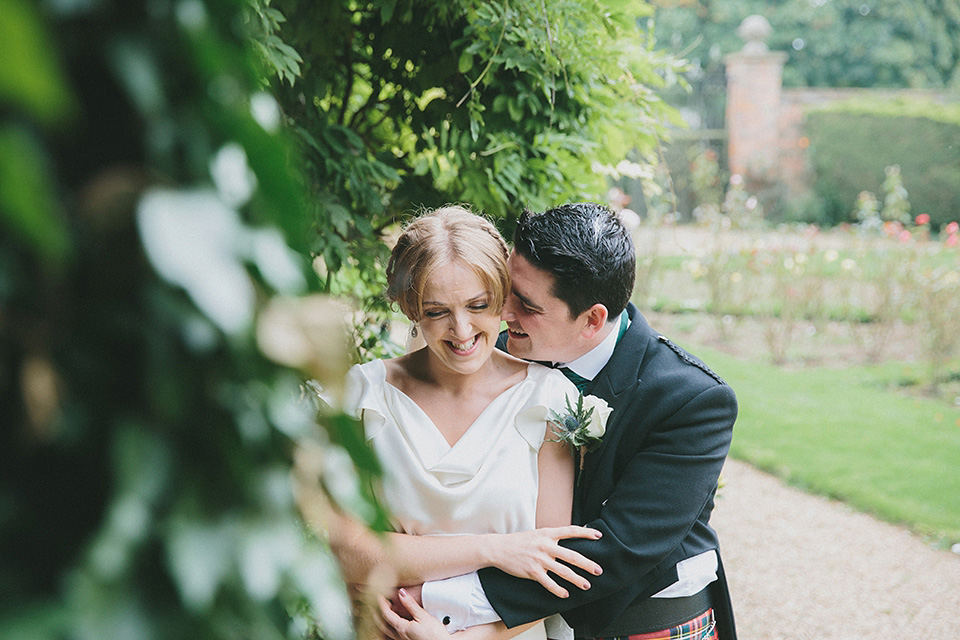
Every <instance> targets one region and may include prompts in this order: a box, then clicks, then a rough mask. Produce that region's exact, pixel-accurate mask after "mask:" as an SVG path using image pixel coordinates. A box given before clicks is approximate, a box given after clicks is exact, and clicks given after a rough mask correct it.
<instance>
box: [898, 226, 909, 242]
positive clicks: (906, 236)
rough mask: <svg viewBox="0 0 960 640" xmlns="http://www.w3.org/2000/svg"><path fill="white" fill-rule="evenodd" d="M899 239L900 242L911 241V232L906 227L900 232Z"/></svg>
mask: <svg viewBox="0 0 960 640" xmlns="http://www.w3.org/2000/svg"><path fill="white" fill-rule="evenodd" d="M898 239H899V240H900V242H909V240H910V232H909V231H907V230H906V229H904V230H903V231H901V232H900V235H899V237H898Z"/></svg>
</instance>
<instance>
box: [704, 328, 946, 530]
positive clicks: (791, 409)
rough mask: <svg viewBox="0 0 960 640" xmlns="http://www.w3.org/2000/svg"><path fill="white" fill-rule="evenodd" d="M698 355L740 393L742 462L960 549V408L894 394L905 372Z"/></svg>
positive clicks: (737, 444)
mask: <svg viewBox="0 0 960 640" xmlns="http://www.w3.org/2000/svg"><path fill="white" fill-rule="evenodd" d="M689 348H690V349H691V350H692V351H694V352H695V353H697V355H699V356H701V357H702V358H703V359H704V360H706V361H707V362H708V363H709V364H710V366H711V368H713V369H714V370H716V371H717V372H718V373H719V374H720V375H721V376H723V377H724V379H726V380H727V382H729V383H730V385H731V386H732V387H733V388H734V389H735V390H736V392H737V397H738V399H739V402H740V416H739V418H738V420H737V424H736V428H735V430H734V439H733V445H732V449H731V455H732V456H733V457H735V458H737V459H741V460H744V461H746V462H748V463H750V464H752V465H754V466H756V467H758V468H761V469H764V470H767V471H770V472H772V473H774V474H775V475H777V476H779V477H781V478H783V479H784V480H786V481H787V482H789V483H791V484H794V485H797V486H799V487H801V488H803V489H806V490H808V491H812V492H815V493H820V494H824V495H827V496H830V497H832V498H836V499H838V500H842V501H844V502H846V503H847V504H849V505H851V506H852V507H854V508H856V509H859V510H861V511H865V512H867V513H871V514H874V515H876V516H877V517H879V518H881V519H884V520H887V521H889V522H893V523H897V524H903V525H906V526H908V527H909V528H911V529H912V530H914V531H916V532H917V533H919V534H922V535H924V536H928V537H930V538H931V539H932V540H934V541H936V542H938V543H940V544H943V545H949V544H951V543H956V542H960V407H956V406H950V405H948V404H945V403H944V402H943V401H942V400H936V399H930V398H922V397H915V396H914V397H910V396H907V395H905V394H902V393H900V392H898V391H897V390H895V388H891V386H890V385H889V384H888V383H889V382H890V381H893V380H896V379H898V378H899V377H901V376H902V375H903V372H902V371H901V370H902V369H903V366H904V365H899V364H895V363H887V364H884V365H877V366H870V367H867V366H852V367H848V368H816V369H800V370H789V369H784V368H781V367H775V366H773V365H770V364H766V363H761V362H755V361H753V362H747V361H744V360H742V359H738V358H737V357H734V356H732V355H729V354H726V353H722V352H719V351H715V350H711V349H708V348H705V347H699V346H694V345H689Z"/></svg>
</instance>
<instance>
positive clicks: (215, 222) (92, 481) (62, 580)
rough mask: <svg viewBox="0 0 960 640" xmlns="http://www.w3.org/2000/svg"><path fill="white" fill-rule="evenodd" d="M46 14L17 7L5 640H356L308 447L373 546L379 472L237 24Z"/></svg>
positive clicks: (6, 390) (9, 23) (3, 488)
mask: <svg viewBox="0 0 960 640" xmlns="http://www.w3.org/2000/svg"><path fill="white" fill-rule="evenodd" d="M54 4H55V5H56V8H55V9H54V8H52V7H51V9H50V10H51V11H53V15H50V16H44V15H41V13H40V11H39V10H38V9H37V8H36V7H35V5H34V4H33V3H31V2H28V1H27V0H4V1H3V2H0V59H2V60H3V68H2V70H0V228H2V233H0V363H2V367H0V407H2V414H3V424H4V426H3V428H2V429H0V544H2V553H0V638H4V639H5V640H10V639H15V638H30V639H31V640H37V639H42V638H89V639H98V640H103V639H111V640H114V639H137V638H261V639H267V638H286V637H306V636H308V635H313V634H316V633H320V634H322V635H323V636H324V637H325V638H329V639H331V640H334V639H338V638H346V637H350V636H351V635H352V625H351V620H350V605H349V602H348V601H347V598H346V595H345V592H344V590H343V586H342V583H341V581H340V578H339V573H338V571H337V568H336V565H335V563H334V562H333V560H332V559H331V557H330V555H329V552H328V550H327V549H326V547H325V545H324V544H323V543H322V542H321V541H320V540H318V539H317V538H316V537H314V536H312V535H310V534H309V532H308V531H307V530H306V529H305V527H304V525H303V523H302V520H301V518H300V515H299V512H298V510H297V508H296V502H295V491H294V490H293V482H292V479H291V466H292V460H293V457H294V455H293V454H294V449H295V445H294V443H299V442H303V441H304V440H313V441H315V442H317V443H319V444H320V445H321V446H320V447H314V448H313V449H304V451H305V452H306V454H305V455H304V456H301V458H302V460H303V461H304V463H305V464H304V467H303V468H302V469H301V470H302V471H303V472H304V473H306V474H307V477H306V478H305V479H306V480H307V482H308V483H312V485H313V486H315V487H317V486H320V485H319V484H318V482H317V481H318V478H319V477H320V476H324V477H323V478H322V479H323V480H329V479H333V480H334V482H332V483H331V484H330V485H329V486H331V491H332V492H334V493H335V494H336V495H337V496H338V497H339V498H340V503H341V504H346V505H347V506H348V507H350V506H352V509H353V511H354V512H355V513H357V514H358V515H360V516H361V517H363V518H364V519H365V520H366V521H367V522H370V523H373V524H376V523H377V522H378V521H379V523H380V524H381V525H382V514H381V513H379V512H378V511H377V510H376V508H375V507H373V506H372V503H371V502H369V501H367V500H366V499H365V498H364V496H363V495H362V494H361V493H360V490H359V487H360V486H361V482H360V475H362V474H363V473H364V472H369V471H374V470H375V463H374V462H373V461H372V460H369V459H368V458H364V457H362V456H363V453H362V446H361V445H362V440H361V439H359V438H358V437H356V436H357V432H356V431H355V429H356V425H355V424H354V423H353V422H352V421H350V420H348V419H346V418H345V417H344V416H342V415H335V414H334V415H329V416H325V417H322V422H323V423H324V425H323V426H324V427H326V429H321V428H319V427H318V425H317V422H316V420H317V412H316V411H314V410H313V408H312V406H311V403H307V402H304V401H303V398H302V393H303V392H302V388H301V382H302V380H303V379H304V376H309V377H312V378H317V379H319V380H321V381H324V383H325V384H328V383H329V384H331V386H335V383H336V382H337V381H339V380H342V377H343V375H344V373H345V370H346V367H347V366H348V365H349V359H350V354H349V351H348V348H347V347H348V345H347V340H346V337H347V334H346V332H345V330H344V324H343V323H344V318H345V314H344V312H343V310H342V309H341V308H340V307H339V306H337V304H336V303H334V302H333V301H332V300H331V299H328V298H324V297H321V296H319V295H315V294H312V293H311V292H316V291H318V290H319V285H318V283H317V281H316V280H317V278H316V276H315V274H313V272H312V270H311V269H310V265H309V264H308V261H307V260H306V259H305V257H304V256H305V255H306V251H305V250H304V248H303V245H304V243H305V241H306V237H307V235H306V230H307V228H306V226H305V225H304V220H305V219H306V216H305V214H304V211H305V207H304V202H303V195H302V194H303V187H302V183H300V182H298V181H297V180H296V178H295V176H296V175H297V173H296V172H295V171H293V170H291V166H296V162H297V159H296V157H295V154H293V152H292V151H291V150H292V149H293V145H291V144H289V143H288V142H287V141H286V140H285V139H284V137H283V134H282V133H281V131H280V129H279V127H278V126H277V125H278V123H279V109H278V108H277V104H276V102H275V101H274V100H273V98H272V97H270V96H269V95H268V94H266V93H263V92H262V91H261V89H260V86H261V83H260V80H259V77H260V72H259V69H258V67H257V65H256V64H255V63H256V58H255V56H254V53H253V50H252V49H251V45H250V43H249V39H248V38H247V37H245V35H244V29H245V27H246V26H247V25H248V24H249V23H248V22H246V21H245V15H244V13H243V12H242V8H243V7H242V5H240V4H239V3H234V2H209V3H206V4H204V3H200V2H180V3H176V4H174V3H167V2H153V3H126V2H123V3H120V2H117V3H107V2H102V3H92V5H91V4H90V3H84V2H77V3H70V2H58V3H54ZM93 5H95V6H93ZM341 337H342V338H343V339H340V338H341ZM264 354H268V355H269V357H268V356H267V355H264ZM334 390H335V389H334ZM328 438H329V439H332V440H333V441H340V442H343V443H344V444H345V445H348V446H347V447H346V448H340V447H337V446H331V444H330V443H329V442H328ZM311 452H312V453H311ZM318 452H319V453H318ZM348 452H349V453H348ZM318 455H323V456H325V457H326V460H320V461H318V460H317V456H318ZM351 455H354V461H353V462H351ZM318 462H319V463H320V464H318ZM311 474H312V475H311ZM358 474H360V475H358ZM327 475H329V477H327ZM320 515H321V516H322V513H321V514H320Z"/></svg>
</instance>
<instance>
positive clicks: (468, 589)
mask: <svg viewBox="0 0 960 640" xmlns="http://www.w3.org/2000/svg"><path fill="white" fill-rule="evenodd" d="M421 597H422V598H423V608H424V609H426V610H427V612H428V613H430V615H432V616H434V617H435V618H437V619H438V620H440V621H441V622H443V623H444V625H445V626H446V629H447V631H449V632H450V633H455V632H457V631H463V630H464V629H466V628H467V627H473V626H476V625H478V624H486V623H488V622H496V621H497V620H499V619H500V616H498V615H497V612H496V611H494V610H493V607H491V606H490V601H489V600H487V596H486V594H484V592H483V586H481V584H480V576H478V575H477V572H476V571H474V572H473V573H467V574H464V575H462V576H455V577H453V578H447V579H446V580H433V581H431V582H425V583H423V591H422V592H421Z"/></svg>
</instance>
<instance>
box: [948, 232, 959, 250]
mask: <svg viewBox="0 0 960 640" xmlns="http://www.w3.org/2000/svg"><path fill="white" fill-rule="evenodd" d="M958 244H960V236H958V235H957V234H955V233H951V234H950V236H949V237H948V238H947V242H946V245H947V246H948V247H955V246H957V245H958Z"/></svg>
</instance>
